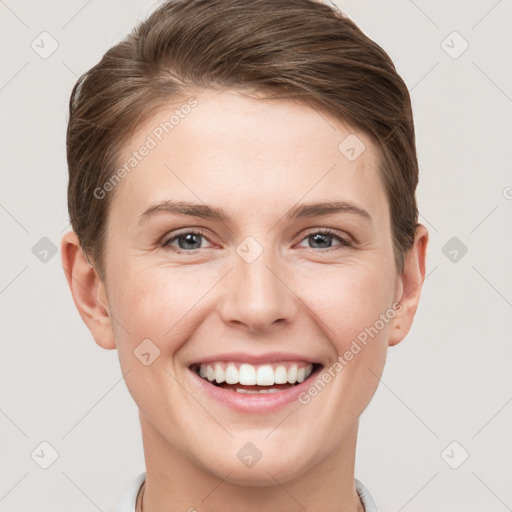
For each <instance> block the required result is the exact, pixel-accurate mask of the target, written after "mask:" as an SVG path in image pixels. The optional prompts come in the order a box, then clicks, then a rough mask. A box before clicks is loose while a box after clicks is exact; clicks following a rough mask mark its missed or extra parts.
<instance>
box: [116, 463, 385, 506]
mask: <svg viewBox="0 0 512 512" xmlns="http://www.w3.org/2000/svg"><path fill="white" fill-rule="evenodd" d="M144 480H146V473H145V472H144V473H141V474H140V475H139V476H138V477H137V478H136V479H135V480H134V481H133V482H132V484H131V485H130V487H128V489H127V490H126V492H125V494H124V496H123V498H122V499H121V501H120V502H119V504H118V505H117V508H116V510H115V512H135V503H136V500H137V494H138V493H139V490H140V488H141V487H142V484H143V483H144ZM354 481H355V485H356V491H357V494H358V495H359V498H360V499H361V502H362V503H363V506H364V510H365V512H379V511H378V510H377V506H376V505H375V502H374V501H373V499H372V497H371V496H370V493H369V492H368V489H366V487H365V486H364V485H363V484H362V483H361V482H360V481H359V480H358V479H357V478H355V479H354Z"/></svg>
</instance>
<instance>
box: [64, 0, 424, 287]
mask: <svg viewBox="0 0 512 512" xmlns="http://www.w3.org/2000/svg"><path fill="white" fill-rule="evenodd" d="M197 88H233V89H237V90H240V91H256V92H258V93H259V94H260V95H261V94H262V93H263V94H264V95H265V97H266V98H269V99H293V100H296V101H300V102H303V103H304V104H309V105H311V106H313V107H315V108H317V109H319V110H323V111H325V112H327V113H329V114H331V115H332V116H334V117H335V118H338V119H340V120H342V121H344V122H347V123H348V124H351V125H352V126H354V127H355V128H359V129H361V130H362V131H363V132H364V133H366V134H368V135H370V136H371V137H372V139H373V140H374V141H376V142H377V145H378V147H379V149H380V154H381V161H380V164H379V169H378V172H379V174H380V175H381V177H382V179H383V183H384V186H385V189H386V194H387V198H388V202H389V205H390V215H391V229H392V238H393V247H394V252H395V260H396V264H397V268H398V269H400V270H401V271H402V270H403V258H404V254H405V252H406V251H407V250H408V249H409V248H410V247H412V245H413V243H414V236H415V229H416V226H417V219H418V210H417V205H416V199H415V190H416V186H417V183H418V163H417V157H416V146H415V135H414V123H413V117H412V109H411V100H410V96H409V92H408V90H407V87H406V85H405V83H404V82H403V80H402V79H401V77H400V76H399V75H398V73H397V71H396V69H395V66H394V65H393V62H392V61H391V59H390V58H389V56H388V55H387V53H386V52H385V51H384V50H383V49H382V48H381V47H380V46H379V45H377V44H376V43H375V42H373V41H372V40H371V39H369V38H368V37H367V36H366V35H365V34H364V33H363V32H362V31H361V30H360V29H359V28H358V27H357V25H356V24H355V23H354V22H353V21H351V20H350V19H349V18H348V17H346V16H345V15H344V14H343V13H341V12H340V11H339V10H338V9H337V8H336V7H331V6H329V5H327V4H325V3H322V2H320V1H315V0H170V1H167V2H165V3H164V4H162V5H161V6H160V7H159V8H158V9H157V10H156V11H155V12H153V14H151V16H149V18H148V19H147V20H145V21H144V22H140V23H139V24H138V25H137V26H136V27H135V28H134V29H133V31H132V32H131V34H129V35H128V36H127V37H126V39H124V40H123V41H122V42H120V43H118V44H116V45H115V46H113V47H112V48H110V49H109V50H108V51H107V52H106V53H105V55H104V56H103V58H102V59H101V61H100V62H99V63H98V64H96V65H95V66H94V67H92V68H91V69H90V70H89V71H87V72H86V73H84V74H83V75H82V76H81V77H80V78H79V79H78V81H77V83H76V84H75V86H74V88H73V91H72V94H71V98H70V103H69V114H70V115H69V124H68V130H67V159H68V167H69V185H68V210H69V215H70V220H71V224H72V227H73V230H74V231H75V232H76V233H77V235H78V238H79V240H80V245H81V247H82V249H83V251H84V253H85V254H86V256H88V257H89V258H90V259H91V260H92V261H93V262H94V264H95V268H96V270H97V271H98V272H99V274H100V276H101V277H102V278H104V259H103V256H104V254H103V252H104V242H105V240H104V239H105V231H106V223H107V215H108V209H109V204H110V201H111V199H112V194H113V193H114V191H112V192H111V193H110V194H109V195H108V197H105V198H104V199H99V198H97V197H96V195H95V193H94V191H95V190H96V189H97V187H101V185H102V184H103V183H105V182H106V181H108V179H109V177H110V176H112V175H113V173H114V172H115V170H116V165H118V162H117V160H118V157H119V153H120V151H121V150H122V149H123V146H124V145H125V144H126V142H127V141H128V140H129V137H130V136H131V135H132V134H133V133H134V132H135V130H136V129H137V127H138V126H139V125H140V124H141V123H142V122H144V121H145V120H146V119H148V118H149V117H150V116H151V115H152V114H153V113H155V111H156V110H158V108H159V107H161V106H163V105H164V104H168V103H170V102H173V101H179V100H180V99H183V98H185V97H186V95H187V91H190V90H192V89H197Z"/></svg>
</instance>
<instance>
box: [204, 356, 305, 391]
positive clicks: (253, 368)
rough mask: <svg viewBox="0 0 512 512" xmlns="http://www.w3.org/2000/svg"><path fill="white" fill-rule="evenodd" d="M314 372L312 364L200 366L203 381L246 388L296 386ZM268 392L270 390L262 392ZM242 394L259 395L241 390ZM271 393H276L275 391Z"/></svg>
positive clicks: (212, 364) (224, 364)
mask: <svg viewBox="0 0 512 512" xmlns="http://www.w3.org/2000/svg"><path fill="white" fill-rule="evenodd" d="M312 371H313V365H312V364H311V363H309V364H306V363H285V364H283V363H275V364H263V365H252V364H248V363H242V364H240V363H234V362H228V363H225V362H218V363H208V364H206V363H202V364H201V365H199V375H200V376H201V377H203V379H207V380H209V381H210V382H214V381H215V382H217V383H218V384H220V383H222V382H226V383H227V384H242V385H244V386H254V385H258V386H273V385H274V384H286V383H288V384H295V383H297V382H303V381H304V380H305V379H307V378H308V377H309V376H310V375H311V372H312ZM239 389H240V390H241V388H239ZM237 391H238V389H237ZM262 391H263V392H267V391H270V390H262ZM239 392H240V393H248V392H250V393H253V392H254V393H258V391H247V390H241V391H239ZM271 392H274V391H273V390H272V391H271Z"/></svg>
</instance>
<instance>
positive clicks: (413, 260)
mask: <svg viewBox="0 0 512 512" xmlns="http://www.w3.org/2000/svg"><path fill="white" fill-rule="evenodd" d="M427 245H428V231H427V229H426V228H425V226H423V225H422V224H418V226H417V228H416V235H415V238H414V245H413V246H412V247H411V249H409V251H407V253H406V255H405V261H404V271H403V273H402V275H401V276H399V280H400V282H399V283H398V284H399V287H398V290H399V292H398V298H397V301H398V302H400V305H401V307H400V310H399V312H398V314H397V315H396V316H395V318H394V319H393V322H392V324H391V329H390V333H389V341H388V345H389V346H394V345H396V344H398V343H400V341H402V340H403V339H404V338H405V336H406V335H407V333H408V332H409V330H410V329H411V326H412V322H413V320H414V316H415V314H416V310H417V309H418V303H419V300H420V295H421V289H422V287H423V281H424V280H425V261H426V254H427Z"/></svg>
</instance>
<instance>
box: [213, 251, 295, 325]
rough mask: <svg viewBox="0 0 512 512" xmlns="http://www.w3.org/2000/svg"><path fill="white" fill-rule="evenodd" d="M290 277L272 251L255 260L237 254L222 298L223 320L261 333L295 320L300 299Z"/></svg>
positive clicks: (220, 307) (221, 311) (221, 310)
mask: <svg viewBox="0 0 512 512" xmlns="http://www.w3.org/2000/svg"><path fill="white" fill-rule="evenodd" d="M287 276H288V273H287V272H285V271H284V269H283V267H282V265H280V264H279V261H278V260H277V258H276V257H275V255H274V253H273V251H271V250H264V251H263V253H262V254H261V255H260V256H259V257H258V258H257V259H256V260H255V261H252V262H248V261H246V260H245V259H244V258H242V257H240V256H239V255H238V254H236V253H235V255H234V268H233V269H232V271H231V272H229V274H228V275H227V276H226V279H227V282H226V283H225V287H224V288H223V291H222V297H219V299H220V304H219V311H220V314H221V316H222V319H223V320H224V322H226V323H229V324H231V325H232V326H233V325H236V326H238V327H244V328H245V329H247V330H250V331H260V332H270V331H272V330H273V329H276V328H282V326H284V325H286V324H289V323H290V322H292V321H293V319H294V318H295V316H296V315H297V313H298V306H297V301H298V298H297V297H296V296H295V294H294V293H293V286H291V283H290V282H287V281H289V280H290V279H289V277H287ZM279 326H281V327H279Z"/></svg>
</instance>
